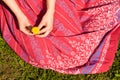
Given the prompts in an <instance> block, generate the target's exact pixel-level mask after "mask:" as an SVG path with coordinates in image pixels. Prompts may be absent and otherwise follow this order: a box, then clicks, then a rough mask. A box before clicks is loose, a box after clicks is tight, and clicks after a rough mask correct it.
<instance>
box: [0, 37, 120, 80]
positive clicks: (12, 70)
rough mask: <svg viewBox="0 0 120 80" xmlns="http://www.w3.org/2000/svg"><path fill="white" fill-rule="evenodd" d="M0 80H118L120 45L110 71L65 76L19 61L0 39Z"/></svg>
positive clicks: (119, 76)
mask: <svg viewBox="0 0 120 80" xmlns="http://www.w3.org/2000/svg"><path fill="white" fill-rule="evenodd" d="M0 80H120V44H119V47H118V51H117V54H116V57H115V61H114V63H113V65H112V66H111V69H110V70H109V71H108V72H106V73H101V74H95V75H65V74H61V73H57V72H55V71H52V70H44V69H39V68H36V67H33V66H31V65H29V64H27V63H25V62H24V61H23V60H21V59H20V58H19V57H18V56H17V55H16V54H15V53H14V51H12V50H11V49H10V48H9V46H8V45H7V44H6V43H5V42H4V40H3V39H2V38H1V37H0Z"/></svg>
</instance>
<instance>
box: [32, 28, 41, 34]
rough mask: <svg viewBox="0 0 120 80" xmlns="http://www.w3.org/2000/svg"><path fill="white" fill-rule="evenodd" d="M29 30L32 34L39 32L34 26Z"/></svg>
mask: <svg viewBox="0 0 120 80" xmlns="http://www.w3.org/2000/svg"><path fill="white" fill-rule="evenodd" d="M31 32H32V33H33V34H39V32H40V30H39V28H38V27H36V26H35V27H32V29H31Z"/></svg>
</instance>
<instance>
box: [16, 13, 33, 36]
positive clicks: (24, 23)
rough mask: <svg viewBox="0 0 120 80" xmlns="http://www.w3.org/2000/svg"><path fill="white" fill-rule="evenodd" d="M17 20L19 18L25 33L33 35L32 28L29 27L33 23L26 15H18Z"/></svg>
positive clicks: (21, 29)
mask: <svg viewBox="0 0 120 80" xmlns="http://www.w3.org/2000/svg"><path fill="white" fill-rule="evenodd" d="M17 20H18V24H19V29H20V31H22V32H23V33H25V34H27V35H33V34H32V33H31V30H30V29H28V28H29V27H31V24H30V22H29V20H28V18H27V17H26V16H25V15H20V16H17ZM27 27H28V28H27Z"/></svg>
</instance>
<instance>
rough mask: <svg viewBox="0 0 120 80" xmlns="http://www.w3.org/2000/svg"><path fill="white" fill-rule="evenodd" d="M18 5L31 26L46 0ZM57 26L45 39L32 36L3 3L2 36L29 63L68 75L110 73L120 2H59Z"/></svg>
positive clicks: (0, 10) (0, 5)
mask: <svg viewBox="0 0 120 80" xmlns="http://www.w3.org/2000/svg"><path fill="white" fill-rule="evenodd" d="M16 2H17V4H18V6H19V7H20V9H21V10H22V11H23V12H24V14H25V15H26V16H27V17H28V19H29V20H30V22H31V24H32V25H33V26H35V25H38V24H39V22H40V20H41V18H42V16H43V15H44V13H45V11H46V8H45V5H46V2H45V0H16ZM23 19H24V18H23ZM53 27H54V28H53V30H52V32H51V33H50V34H49V35H48V36H47V37H45V38H38V37H35V36H28V35H26V34H24V33H22V32H21V31H20V30H19V29H18V28H19V26H18V24H17V20H16V18H15V15H14V14H13V13H12V11H10V9H9V8H8V7H7V6H6V5H5V4H4V3H3V2H2V1H0V32H1V33H2V37H3V38H4V40H5V41H6V42H7V44H8V45H9V46H10V47H11V48H12V49H13V50H14V51H15V52H16V54H17V55H18V56H19V57H20V58H21V59H23V60H24V61H25V62H27V63H29V64H31V65H33V66H35V67H39V68H44V69H52V70H54V71H57V72H60V73H64V74H95V73H101V72H106V71H108V70H109V68H110V66H111V65H112V63H113V61H114V57H115V53H116V51H117V48H118V42H119V40H120V0H57V1H56V9H55V15H54V26H53Z"/></svg>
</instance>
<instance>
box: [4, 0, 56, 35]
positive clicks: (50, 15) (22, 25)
mask: <svg viewBox="0 0 120 80" xmlns="http://www.w3.org/2000/svg"><path fill="white" fill-rule="evenodd" d="M3 1H4V3H5V4H7V6H8V7H9V8H10V9H11V10H12V11H13V13H14V14H15V16H16V18H17V20H18V23H19V29H20V31H22V32H23V33H25V34H27V35H34V34H32V33H31V32H30V31H29V30H27V29H26V26H30V25H31V23H30V21H29V20H28V18H27V17H26V16H25V14H24V13H23V12H22V11H21V9H20V8H19V6H18V5H17V3H16V1H15V0H3ZM55 2H56V0H46V6H47V11H46V13H45V14H44V16H43V17H42V20H41V22H40V23H39V25H38V27H39V29H41V28H42V27H43V26H45V28H43V29H42V30H40V32H39V34H40V35H35V36H36V37H46V36H48V35H49V33H50V32H51V31H52V29H53V19H54V11H55ZM23 17H24V19H23ZM41 33H44V34H41Z"/></svg>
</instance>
